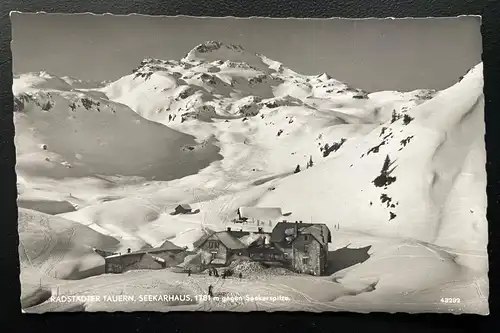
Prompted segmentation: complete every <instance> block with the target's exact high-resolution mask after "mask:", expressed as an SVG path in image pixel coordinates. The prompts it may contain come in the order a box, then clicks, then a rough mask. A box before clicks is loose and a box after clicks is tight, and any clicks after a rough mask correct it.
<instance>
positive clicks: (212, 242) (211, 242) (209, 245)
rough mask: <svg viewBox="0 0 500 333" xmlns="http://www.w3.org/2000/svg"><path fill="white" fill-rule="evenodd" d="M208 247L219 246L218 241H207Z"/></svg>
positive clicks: (215, 247)
mask: <svg viewBox="0 0 500 333" xmlns="http://www.w3.org/2000/svg"><path fill="white" fill-rule="evenodd" d="M208 248H209V249H217V248H219V243H218V242H217V241H208Z"/></svg>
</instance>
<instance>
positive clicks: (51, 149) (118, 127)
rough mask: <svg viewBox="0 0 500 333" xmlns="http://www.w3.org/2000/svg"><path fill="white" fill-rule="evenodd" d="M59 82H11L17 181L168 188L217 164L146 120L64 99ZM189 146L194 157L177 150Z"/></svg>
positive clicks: (84, 99)
mask: <svg viewBox="0 0 500 333" xmlns="http://www.w3.org/2000/svg"><path fill="white" fill-rule="evenodd" d="M61 82H64V81H63V80H60V79H57V78H56V77H54V76H48V74H40V75H37V74H36V73H35V74H34V73H31V74H28V75H21V76H20V77H18V78H15V80H14V95H15V106H16V110H15V111H16V112H15V114H14V122H15V126H16V134H17V135H16V147H17V155H18V164H17V170H18V173H19V174H20V175H21V177H25V176H26V177H29V176H36V177H41V176H43V177H49V178H57V179H61V178H66V177H73V178H74V177H88V176H92V175H125V176H134V177H145V178H149V179H155V178H156V179H159V180H169V179H173V178H179V177H182V176H186V175H189V174H192V173H196V172H198V171H199V170H200V169H202V168H204V167H206V166H207V165H208V164H209V163H210V162H212V161H214V160H216V159H218V158H219V155H218V153H217V152H218V148H217V147H215V146H213V145H211V144H207V145H204V146H201V145H199V144H198V143H197V142H196V141H195V138H193V137H192V136H190V135H186V134H183V133H179V132H177V131H175V130H172V129H170V128H167V127H165V126H163V125H160V124H158V123H154V122H151V121H148V120H145V119H144V118H142V117H140V116H138V115H137V114H136V113H135V112H133V111H132V110H130V109H129V108H128V107H126V106H124V105H121V104H118V103H115V102H113V101H109V100H107V99H103V98H95V97H92V96H88V95H87V94H85V93H84V92H78V91H76V92H75V91H67V87H66V86H65V85H64V84H63V83H61ZM66 85H67V84H66ZM188 146H189V147H191V146H194V147H197V148H198V149H196V151H189V150H187V149H184V148H185V147H188Z"/></svg>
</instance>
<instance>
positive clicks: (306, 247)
mask: <svg viewBox="0 0 500 333" xmlns="http://www.w3.org/2000/svg"><path fill="white" fill-rule="evenodd" d="M304 253H309V245H304Z"/></svg>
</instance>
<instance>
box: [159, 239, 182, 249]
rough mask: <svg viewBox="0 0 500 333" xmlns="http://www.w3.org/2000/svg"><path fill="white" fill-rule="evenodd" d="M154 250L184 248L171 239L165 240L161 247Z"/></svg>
mask: <svg viewBox="0 0 500 333" xmlns="http://www.w3.org/2000/svg"><path fill="white" fill-rule="evenodd" d="M152 250H182V248H181V247H179V246H177V245H175V244H174V243H172V242H171V241H168V240H166V241H164V242H163V244H162V245H160V246H159V247H157V248H154V249H152Z"/></svg>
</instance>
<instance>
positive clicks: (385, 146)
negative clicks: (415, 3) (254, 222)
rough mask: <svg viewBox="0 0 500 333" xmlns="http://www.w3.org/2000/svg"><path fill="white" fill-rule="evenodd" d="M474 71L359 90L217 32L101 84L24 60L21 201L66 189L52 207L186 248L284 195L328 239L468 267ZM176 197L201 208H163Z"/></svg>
mask: <svg viewBox="0 0 500 333" xmlns="http://www.w3.org/2000/svg"><path fill="white" fill-rule="evenodd" d="M482 86H483V77H482V64H478V65H477V66H475V67H474V68H472V69H471V70H470V71H469V72H468V73H467V74H466V75H465V76H464V77H463V78H462V79H461V80H460V82H457V83H456V84H455V85H453V86H452V87H450V88H448V89H445V90H443V91H433V90H429V89H420V90H415V91H411V92H397V91H382V92H366V91H363V90H361V89H356V88H354V87H351V86H349V85H348V84H347V83H344V82H340V81H338V80H336V79H334V78H332V77H331V76H330V75H329V74H327V73H322V74H319V75H315V76H308V75H302V74H299V73H297V72H294V71H293V70H292V69H289V68H287V67H286V66H285V65H284V64H281V63H279V62H277V61H274V60H271V59H268V58H266V57H265V56H263V55H260V54H256V53H253V52H251V51H248V50H245V49H244V48H243V47H241V46H239V45H230V44H224V43H221V42H215V41H209V42H206V43H203V44H200V45H198V46H196V47H195V48H193V49H192V50H191V51H190V52H188V53H187V55H186V56H185V57H184V58H182V59H180V60H160V59H145V60H144V61H142V62H141V63H140V64H139V66H138V67H137V68H136V69H134V70H133V71H132V72H131V73H129V74H126V75H125V76H123V77H121V78H120V79H118V80H116V81H114V82H110V83H106V84H104V85H100V84H94V83H84V82H81V81H79V80H78V79H74V78H67V77H65V78H58V77H56V76H54V75H51V74H48V73H45V72H41V73H27V74H22V75H19V76H17V77H15V79H14V87H13V90H14V95H15V108H16V109H15V111H16V112H15V116H14V121H15V125H16V145H17V154H18V165H17V171H18V179H19V193H20V197H19V199H20V206H22V205H26V206H24V207H25V208H32V207H34V206H36V205H34V204H36V203H38V204H40V203H42V202H43V203H44V205H45V207H46V205H47V204H48V205H50V204H51V203H52V204H54V205H55V204H57V203H61V202H67V203H70V204H71V207H74V209H68V210H67V211H66V212H63V214H61V215H60V217H61V218H64V219H65V221H66V220H71V221H75V222H79V223H81V224H83V225H85V226H86V228H91V229H93V230H94V231H96V232H98V233H100V234H102V235H103V237H104V236H105V237H113V239H116V240H117V242H119V243H120V244H119V245H116V246H114V248H125V247H131V248H133V249H139V248H141V247H144V246H156V245H158V244H161V243H162V242H163V241H164V240H165V239H170V240H171V241H172V242H173V243H175V244H177V245H180V246H188V247H190V246H192V243H193V242H194V241H195V240H197V239H198V238H199V237H201V235H203V230H204V229H205V228H207V227H208V228H210V229H212V230H217V229H222V228H225V227H226V226H227V224H228V223H229V221H230V220H231V219H232V218H234V217H236V210H237V209H238V208H239V207H241V206H267V207H281V208H282V209H283V211H285V212H288V213H289V217H287V218H288V219H290V220H303V221H315V222H322V223H326V224H327V225H328V226H329V227H330V228H331V230H332V231H333V230H336V229H335V227H334V226H335V225H339V226H340V231H338V232H337V231H334V236H333V237H334V243H333V246H334V247H335V248H337V246H339V247H340V243H344V240H345V239H346V237H351V238H352V239H350V243H353V242H354V243H355V242H356V239H361V238H362V239H363V241H360V242H359V243H360V244H359V245H360V246H366V245H373V244H374V239H385V240H392V241H391V242H394V243H391V245H390V248H388V247H384V246H379V247H374V248H373V249H372V250H373V251H374V252H373V253H372V254H374V255H375V257H376V256H377V254H378V255H380V253H381V252H383V251H386V252H387V251H388V252H389V253H392V252H391V251H396V252H397V251H400V247H399V245H397V244H410V243H411V244H417V245H418V246H423V248H425V250H422V251H424V252H426V253H427V252H428V251H431V252H432V251H435V253H438V254H439V253H440V254H439V255H438V257H439V258H441V259H439V260H445V261H446V265H448V266H446V267H447V268H446V272H448V273H449V274H450V276H452V275H453V274H456V271H455V268H456V267H458V266H454V265H459V266H460V267H466V269H468V270H469V269H470V270H472V271H474V272H478V273H477V274H480V275H481V274H484V273H485V272H487V269H488V268H487V259H486V258H487V257H486V252H485V251H486V245H487V222H486V217H485V214H486V194H485V187H486V176H485V150H484V140H483V136H484V116H483V104H484V99H483V95H482ZM310 161H312V166H311V164H310ZM297 166H298V169H300V172H297V173H294V170H296V169H297ZM21 203H22V204H21ZM27 203H29V207H28V204H27ZM179 203H190V204H191V205H192V206H193V208H194V209H199V210H200V213H199V214H192V215H183V216H178V215H171V214H169V212H170V211H171V210H172V209H173V208H174V207H175V206H176V205H178V204H179ZM44 205H38V207H43V206H44ZM26 214H27V213H25V215H26ZM32 214H33V213H32ZM23 216H24V215H23ZM21 232H22V231H21ZM346 233H347V234H346ZM336 235H337V236H336ZM346 235H349V236H346ZM360 235H363V236H360ZM335 237H338V238H337V239H338V242H337V243H336V241H335V239H336V238H335ZM360 237H361V238H360ZM363 237H364V238H363ZM365 239H370V240H369V241H367V242H369V243H370V244H366V243H364V240H365ZM387 242H389V241H387ZM346 243H349V242H348V241H346ZM387 244H389V243H387ZM395 244H396V245H395ZM428 244H430V245H428ZM344 245H345V244H344ZM89 246H90V245H89ZM388 246H389V245H388ZM377 251H378V252H377ZM436 251H437V252H436ZM447 251H449V252H447ZM468 251H469V252H468ZM470 251H473V252H474V251H475V252H474V253H476V255H471V254H470ZM396 252H394V253H396ZM384 253H385V252H384ZM398 253H399V252H398ZM433 253H434V252H433ZM442 253H453V255H452V256H450V257H449V258H452V259H449V260H451V261H452V262H451V261H450V262H448V261H447V260H448V259H446V258H445V259H443V255H441V254H442ZM477 253H479V255H477ZM375 257H374V258H375ZM416 265H418V263H417V264H416ZM425 265H426V264H425ZM452 266H453V267H454V268H453V269H451V268H450V269H449V267H452ZM362 267H363V266H362ZM366 267H368V266H366ZM384 267H385V266H384ZM389 267H393V266H390V265H389ZM385 268H387V267H385ZM385 268H384V269H385ZM436 269H439V268H436ZM443 269H444V268H443ZM448 269H449V270H448ZM461 269H462V268H461ZM464 269H465V268H464ZM358 272H359V270H358ZM448 273H447V274H448ZM353 274H354V275H352V276H357V275H356V274H358V273H353ZM374 274H376V273H374ZM384 274H385V273H384ZM344 277H345V278H347V279H348V280H349V277H348V275H346V276H343V278H344ZM353 279H356V278H354V277H353Z"/></svg>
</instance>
